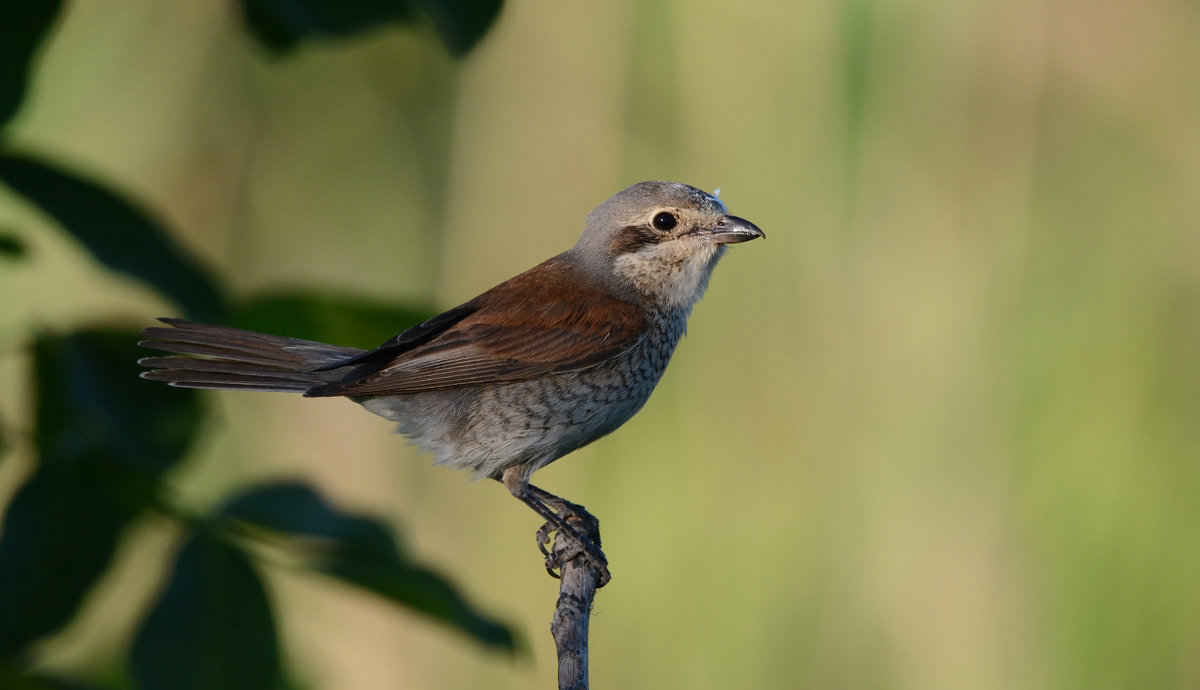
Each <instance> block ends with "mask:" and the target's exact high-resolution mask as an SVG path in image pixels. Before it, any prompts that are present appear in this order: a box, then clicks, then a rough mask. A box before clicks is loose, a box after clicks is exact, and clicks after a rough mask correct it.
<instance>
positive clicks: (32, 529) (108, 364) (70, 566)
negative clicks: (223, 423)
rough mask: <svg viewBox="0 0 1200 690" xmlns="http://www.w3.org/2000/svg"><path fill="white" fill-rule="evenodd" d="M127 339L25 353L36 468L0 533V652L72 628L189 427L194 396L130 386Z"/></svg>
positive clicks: (62, 342) (97, 338)
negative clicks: (32, 388)
mask: <svg viewBox="0 0 1200 690" xmlns="http://www.w3.org/2000/svg"><path fill="white" fill-rule="evenodd" d="M136 339H137V336H136V334H135V333H133V332H123V331H97V332H86V333H78V334H74V335H71V336H68V337H65V338H55V337H48V336H47V337H42V338H40V339H39V340H38V341H37V343H36V344H35V346H34V369H35V379H34V380H35V383H36V391H37V392H36V396H37V403H36V405H37V408H36V416H35V431H34V440H35V445H36V448H37V450H38V455H39V461H40V466H39V468H38V470H37V471H36V472H35V473H34V475H33V477H32V478H31V479H30V480H29V481H28V482H27V483H26V484H25V485H24V486H22V487H21V488H20V489H19V490H18V491H17V493H16V496H15V497H14V498H13V500H12V503H11V504H10V505H9V507H8V511H7V514H6V515H5V518H4V531H3V534H2V535H0V582H2V583H4V584H3V586H0V621H3V625H0V653H8V654H11V653H13V652H15V651H17V650H18V649H20V648H21V647H23V646H24V645H26V644H28V643H30V642H32V641H34V640H36V639H39V638H41V637H43V636H45V635H47V634H49V633H51V632H53V631H54V630H57V629H58V628H60V627H61V626H62V625H64V624H65V623H66V622H67V621H69V620H70V618H71V616H72V615H73V614H74V612H75V610H76V609H77V608H78V606H79V604H80V602H81V601H82V600H83V598H84V596H85V595H86V594H87V592H88V591H89V590H90V589H91V587H92V584H93V583H94V582H95V581H96V579H97V578H98V577H99V576H100V574H101V573H103V572H104V570H105V568H107V567H108V563H109V561H110V560H111V559H112V555H113V552H114V550H115V549H116V544H117V541H118V539H119V538H120V535H121V532H122V531H123V530H124V528H125V526H126V525H127V524H128V523H129V521H130V520H132V519H133V518H135V517H136V516H137V515H138V514H139V513H140V512H141V511H142V509H143V508H144V507H146V505H147V504H148V502H150V501H151V500H153V496H154V491H155V488H156V485H157V481H158V479H159V477H160V475H161V474H162V472H163V471H165V470H166V469H167V468H169V467H171V466H172V465H174V464H175V463H176V462H178V460H179V459H180V458H181V457H182V456H183V454H184V453H185V451H186V450H187V448H188V446H189V445H190V444H191V441H192V439H193V437H194V436H195V433H196V430H197V421H198V417H199V407H198V397H197V396H196V395H195V394H194V393H192V392H191V391H182V390H175V389H170V388H166V387H163V386H153V385H148V384H146V383H145V382H143V381H140V380H139V379H138V378H137V374H138V366H137V363H136V358H137V355H138V350H137V347H136V345H135V341H136Z"/></svg>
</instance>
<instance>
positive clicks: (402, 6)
mask: <svg viewBox="0 0 1200 690" xmlns="http://www.w3.org/2000/svg"><path fill="white" fill-rule="evenodd" d="M501 5H502V3H501V2H500V0H242V2H241V6H242V14H243V17H244V18H245V20H246V26H247V28H248V29H249V30H250V31H251V32H252V33H253V34H254V36H255V37H256V38H258V40H259V41H261V42H262V44H263V45H265V46H266V47H267V48H270V49H271V50H274V51H276V52H279V53H283V52H287V51H290V50H293V49H294V48H295V47H296V46H297V45H298V44H299V43H300V41H302V40H306V39H312V38H323V37H340V36H346V35H354V34H359V33H361V32H363V31H366V30H368V29H372V28H375V27H378V26H383V25H386V24H409V23H412V22H413V21H414V20H415V19H416V18H417V17H418V16H420V15H422V14H423V15H425V16H426V17H427V18H428V19H429V21H430V22H432V23H433V26H434V28H435V29H436V30H437V32H438V36H439V37H440V38H441V39H442V43H444V44H445V45H446V48H448V49H449V50H450V52H452V53H454V54H455V55H460V56H461V55H465V54H466V53H467V52H468V51H470V50H471V48H473V47H474V46H475V44H476V43H478V42H479V40H480V39H481V38H483V35H484V34H485V33H487V30H488V28H489V27H490V26H491V25H492V22H494V21H495V20H496V17H497V15H499V14H500V7H501Z"/></svg>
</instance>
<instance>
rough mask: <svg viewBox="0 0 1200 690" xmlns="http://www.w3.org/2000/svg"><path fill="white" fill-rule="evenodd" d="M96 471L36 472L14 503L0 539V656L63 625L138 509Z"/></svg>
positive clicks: (88, 468)
mask: <svg viewBox="0 0 1200 690" xmlns="http://www.w3.org/2000/svg"><path fill="white" fill-rule="evenodd" d="M118 481H119V480H114V478H113V477H111V476H109V474H108V473H107V472H106V471H105V468H103V467H101V466H98V465H86V466H80V467H73V468H68V469H65V470H59V469H53V468H47V467H45V466H43V467H42V468H41V469H39V470H38V472H37V473H36V474H34V476H33V478H32V479H30V480H29V481H28V482H26V483H25V485H24V486H22V487H21V488H20V490H18V491H17V494H16V496H14V497H13V500H12V503H10V504H9V507H8V512H7V514H6V515H5V517H4V533H3V538H2V539H0V582H2V583H4V584H3V586H0V655H3V656H12V655H13V654H15V653H16V652H18V651H19V650H21V649H22V648H23V647H25V646H26V645H28V644H29V643H31V642H33V641H35V640H38V639H40V638H42V637H44V636H46V635H48V634H50V633H52V632H54V631H55V630H57V629H59V628H60V627H62V626H63V625H64V624H66V622H67V621H69V620H70V619H71V617H72V616H73V615H74V613H75V610H76V609H77V608H78V607H79V604H80V602H81V601H82V600H83V598H84V596H85V595H86V594H87V592H88V591H89V590H90V589H91V587H92V585H93V584H94V583H95V581H96V579H97V578H98V577H99V576H100V574H101V573H103V572H104V570H105V569H106V568H107V567H108V563H109V561H110V560H112V555H113V551H114V550H115V549H116V545H117V540H118V538H119V537H120V535H121V532H122V530H123V528H124V527H125V525H126V524H128V522H129V521H130V520H131V519H132V518H133V517H134V516H135V515H136V513H137V510H136V509H135V508H134V507H132V506H131V505H130V504H128V503H127V502H126V501H124V500H123V499H122V498H121V497H119V496H118V495H117V493H116V492H115V491H114V490H112V489H111V487H112V485H113V484H114V483H116V482H118Z"/></svg>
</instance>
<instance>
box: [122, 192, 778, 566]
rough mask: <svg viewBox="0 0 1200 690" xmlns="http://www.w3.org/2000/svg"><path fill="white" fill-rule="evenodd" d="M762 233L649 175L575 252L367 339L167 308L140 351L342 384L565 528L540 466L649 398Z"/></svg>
mask: <svg viewBox="0 0 1200 690" xmlns="http://www.w3.org/2000/svg"><path fill="white" fill-rule="evenodd" d="M758 237H763V232H762V231H761V230H759V229H758V227H757V226H755V225H754V224H753V223H751V222H749V221H747V220H744V219H742V218H738V217H737V216H732V215H729V213H728V212H727V211H726V209H725V205H724V204H723V203H722V202H721V200H720V199H718V198H717V197H716V196H715V195H712V194H709V193H707V192H704V191H701V190H699V189H696V188H695V187H690V186H688V185H684V184H679V183H675V182H642V183H640V184H636V185H633V186H632V187H628V188H627V189H624V190H622V191H620V192H618V193H617V194H615V195H614V196H612V197H611V198H610V199H608V200H607V201H605V202H604V203H603V204H601V205H600V206H598V207H597V208H596V209H595V210H593V211H592V212H591V214H590V215H589V216H588V219H587V225H586V227H585V228H584V230H583V235H582V236H581V237H580V238H579V241H578V242H577V243H576V244H575V246H574V247H572V248H571V249H568V250H567V251H565V252H563V253H561V254H559V255H558V256H555V257H553V258H551V259H548V260H546V261H544V262H543V263H541V264H538V265H537V266H535V267H533V268H531V269H529V270H528V271H526V272H524V273H522V274H520V275H518V276H516V277H515V278H512V279H510V280H507V281H505V282H503V283H501V284H499V285H497V286H496V287H494V288H492V289H490V290H488V291H487V292H484V293H483V294H481V295H479V296H478V297H476V298H474V299H472V300H470V301H468V302H465V303H463V304H461V305H459V306H457V307H454V308H453V309H450V310H449V311H447V312H444V313H442V314H439V315H437V316H435V317H433V318H431V319H429V320H428V321H426V322H424V323H422V324H420V325H418V326H415V327H413V328H410V329H408V330H406V331H404V332H403V333H401V334H399V335H397V336H396V337H394V338H392V339H391V340H388V341H387V342H385V343H383V344H382V345H380V346H379V347H377V348H375V349H373V350H367V351H364V350H360V349H356V348H350V347H339V346H336V345H326V344H323V343H317V342H312V341H307V340H298V339H295V338H285V337H280V336H275V335H266V334H262V333H255V332H252V331H245V330H240V329H235V328H227V327H224V326H212V325H206V324H200V323H193V322H189V321H185V320H182V319H162V321H163V322H164V323H166V324H168V325H169V327H154V328H147V329H146V330H145V331H144V332H143V336H144V337H145V338H146V339H145V340H143V341H142V342H141V343H140V344H141V345H143V346H145V347H148V348H152V349H155V350H161V351H165V352H171V353H176V354H175V355H173V356H167V357H147V358H144V359H142V360H141V363H142V364H143V365H144V366H146V367H148V368H149V370H148V371H145V372H143V373H142V377H143V378H147V379H151V380H155V381H166V382H168V383H169V384H170V385H172V386H181V387H187V388H221V389H231V390H258V391H289V392H296V393H303V394H304V395H305V396H306V397H328V396H341V397H348V398H350V399H351V400H353V401H355V402H357V403H359V404H361V405H362V406H363V407H365V408H367V409H368V410H369V411H371V412H374V413H375V414H377V415H380V416H382V417H386V418H387V419H389V420H391V421H393V422H396V423H397V424H398V427H397V431H399V432H400V433H401V434H404V435H405V436H407V437H408V438H409V439H411V440H412V441H413V442H414V443H416V444H417V445H419V446H421V447H422V448H425V449H427V450H430V451H432V452H433V453H434V455H435V457H436V459H437V462H439V463H442V464H446V465H450V466H452V467H456V468H462V469H469V470H472V471H474V472H475V473H476V474H477V475H478V476H484V477H491V478H495V479H498V480H500V481H502V482H503V483H504V485H505V486H506V487H507V488H508V490H509V491H510V492H512V494H513V495H514V496H516V497H518V498H520V499H521V500H522V501H524V502H525V503H526V504H528V505H529V506H530V507H532V508H533V509H534V510H535V511H537V512H538V513H539V514H540V515H542V516H543V517H544V518H546V519H547V520H548V521H549V522H552V523H554V524H555V525H557V526H558V527H559V528H563V529H568V530H570V529H571V528H570V526H569V525H567V524H566V522H565V517H564V516H563V515H560V514H559V513H560V512H561V511H562V509H563V506H564V505H565V506H567V507H568V510H569V509H571V508H577V506H574V505H573V504H569V503H567V502H565V501H562V500H561V499H558V498H557V497H555V496H553V495H552V494H549V493H547V492H544V491H542V490H540V489H538V488H537V487H531V486H530V484H529V478H530V475H531V474H532V473H533V472H534V471H535V470H537V469H538V468H540V467H544V466H545V465H547V464H549V463H551V462H553V461H555V460H557V459H558V458H561V457H562V456H564V455H566V454H567V453H570V452H571V451H573V450H576V449H577V448H581V447H583V446H585V445H587V444H589V443H591V442H592V441H595V440H596V439H598V438H600V437H601V436H604V435H606V434H608V433H610V432H612V431H613V430H615V429H616V428H617V427H619V426H621V425H622V424H624V423H625V422H626V421H627V420H629V418H630V417H632V416H633V415H634V414H635V413H636V412H637V411H638V410H639V409H641V407H642V405H643V404H644V403H645V402H646V400H647V398H649V397H650V393H651V391H653V390H654V386H655V385H656V384H657V383H658V380H659V378H661V377H662V374H663V371H664V370H665V369H666V366H667V361H668V360H669V359H670V357H671V353H672V352H673V351H674V350H675V346H676V344H677V343H678V342H679V339H680V338H681V337H682V336H683V333H684V329H685V326H686V323H687V318H688V315H689V314H690V313H691V310H692V306H693V305H694V304H695V303H696V301H697V300H699V299H700V297H701V296H702V295H703V294H704V290H705V288H706V287H707V285H708V280H709V276H710V275H711V274H712V270H713V267H714V266H716V264H717V260H718V259H720V258H721V255H722V254H724V253H725V249H726V245H729V244H734V243H737V242H745V241H747V240H752V239H755V238H758ZM556 511H559V512H556ZM575 536H577V537H578V535H577V534H576V535H575ZM596 550H597V551H598V549H596ZM602 557H603V555H602V554H601V555H600V558H602Z"/></svg>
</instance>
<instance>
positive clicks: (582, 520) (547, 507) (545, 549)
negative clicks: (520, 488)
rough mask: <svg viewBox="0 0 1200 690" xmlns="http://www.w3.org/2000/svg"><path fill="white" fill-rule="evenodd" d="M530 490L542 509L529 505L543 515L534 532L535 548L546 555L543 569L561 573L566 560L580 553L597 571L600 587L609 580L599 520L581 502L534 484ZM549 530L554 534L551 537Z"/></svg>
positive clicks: (531, 497) (553, 575) (610, 576)
mask: <svg viewBox="0 0 1200 690" xmlns="http://www.w3.org/2000/svg"><path fill="white" fill-rule="evenodd" d="M529 493H530V494H531V496H530V499H531V500H532V501H533V502H536V503H538V504H539V505H540V506H541V508H542V509H540V510H539V508H538V507H537V506H534V505H533V503H530V506H531V507H533V508H534V510H535V511H537V512H538V513H539V514H540V515H542V516H543V517H545V518H546V524H544V525H542V526H541V527H540V528H539V529H538V531H537V534H536V538H537V545H538V549H539V550H540V551H541V552H542V555H544V556H545V557H546V572H548V573H550V575H551V576H552V577H556V578H557V577H561V575H560V573H561V572H562V568H563V566H564V565H565V564H567V563H569V562H571V561H573V560H575V559H576V558H579V557H583V558H585V559H586V560H587V561H588V562H589V563H591V565H592V567H593V569H594V570H595V571H596V572H597V573H598V582H597V584H596V586H597V587H598V588H599V587H603V586H604V585H606V584H608V582H609V581H610V580H611V579H612V573H611V572H610V571H609V569H608V557H606V556H605V555H604V551H602V550H601V549H600V521H599V520H597V519H596V517H595V516H594V515H592V514H591V513H589V512H588V511H587V510H585V509H584V508H583V506H580V505H577V504H575V503H571V502H570V501H567V500H564V499H561V498H559V497H557V496H555V495H554V494H551V493H548V492H546V491H544V490H542V489H539V488H537V487H535V486H530V487H529ZM527 502H529V501H527ZM551 534H554V537H553V538H551V536H550V535H551ZM551 542H553V546H552V547H551Z"/></svg>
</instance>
